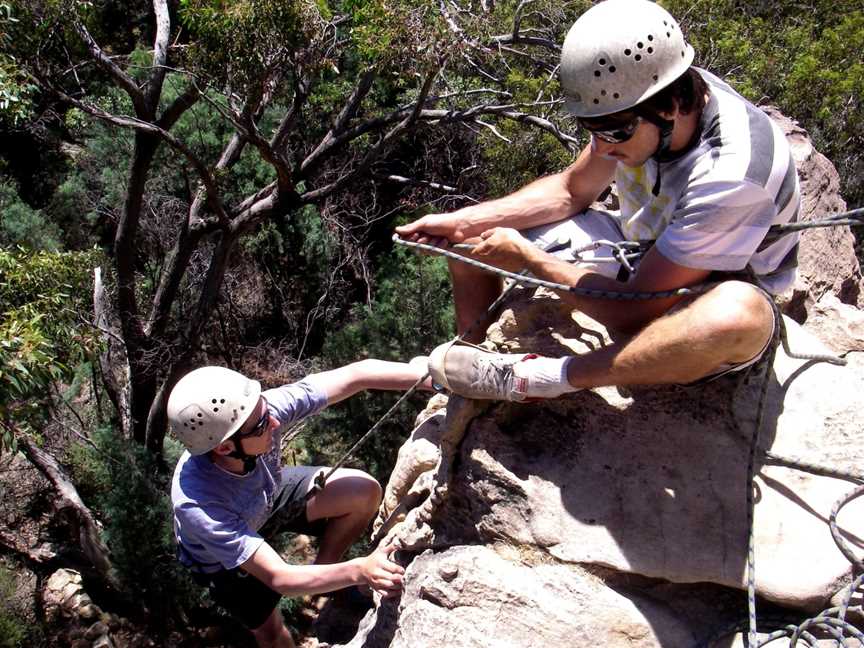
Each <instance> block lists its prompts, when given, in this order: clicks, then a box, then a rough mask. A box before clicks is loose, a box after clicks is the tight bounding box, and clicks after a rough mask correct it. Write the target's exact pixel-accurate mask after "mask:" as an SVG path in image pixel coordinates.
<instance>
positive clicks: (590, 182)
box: [396, 147, 615, 243]
mask: <svg viewBox="0 0 864 648" xmlns="http://www.w3.org/2000/svg"><path fill="white" fill-rule="evenodd" d="M614 174H615V162H614V160H607V159H605V158H601V157H599V156H597V155H594V154H592V153H591V150H590V147H586V148H585V149H583V151H582V152H581V153H580V155H579V157H578V158H577V160H576V161H575V162H574V163H573V164H571V165H570V166H569V167H567V168H566V169H565V170H564V171H562V172H561V173H556V174H554V175H550V176H546V177H544V178H540V179H538V180H535V181H534V182H532V183H531V184H529V185H526V186H525V187H523V188H521V189H519V190H518V191H515V192H514V193H512V194H510V195H508V196H504V197H503V198H498V199H496V200H489V201H486V202H482V203H480V204H477V205H471V206H469V207H464V208H462V209H459V210H457V211H454V212H451V213H448V214H429V215H427V216H424V217H422V218H420V219H418V220H416V221H414V222H413V223H409V224H407V225H403V226H401V227H397V228H396V232H397V233H398V234H399V235H400V236H402V237H404V238H408V239H411V240H414V241H418V242H420V243H430V242H431V243H435V242H436V241H438V240H440V239H446V240H448V241H449V242H451V243H459V242H461V241H464V240H466V239H470V238H473V237H476V236H479V235H480V234H481V233H482V232H484V231H486V230H488V229H491V228H493V227H513V228H516V229H527V228H530V227H536V226H538V225H545V224H546V223H552V222H555V221H558V220H561V219H562V218H566V217H567V216H570V215H571V214H575V213H578V212H581V211H583V210H584V209H586V208H587V207H588V206H590V205H591V203H592V202H594V201H595V200H596V199H597V197H598V196H599V195H600V194H601V193H602V192H603V191H604V190H605V189H606V187H608V186H609V184H610V183H611V182H612V178H613V177H614Z"/></svg>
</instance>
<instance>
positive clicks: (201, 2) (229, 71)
mask: <svg viewBox="0 0 864 648" xmlns="http://www.w3.org/2000/svg"><path fill="white" fill-rule="evenodd" d="M180 18H181V20H182V21H183V24H184V25H185V26H186V28H187V29H189V30H190V32H191V33H192V35H193V36H194V37H195V40H194V45H193V46H192V51H191V52H190V56H191V58H192V60H193V61H194V62H195V64H196V66H198V67H199V68H200V69H201V70H202V71H206V72H207V73H208V74H210V75H212V76H213V77H214V78H216V79H220V80H224V79H226V78H227V77H226V75H228V76H230V78H231V85H232V86H233V88H234V89H235V91H240V92H242V93H243V94H246V93H247V92H254V91H255V90H254V85H255V83H256V82H257V81H259V80H260V79H263V78H265V77H266V76H267V75H268V74H269V73H270V71H271V70H273V69H275V68H276V67H279V66H288V65H290V64H291V63H292V60H293V57H294V56H295V55H297V54H299V53H301V52H303V51H304V50H307V49H309V48H312V47H314V46H315V41H316V39H318V38H320V37H321V36H322V35H323V34H322V32H323V27H324V20H323V18H322V15H321V13H320V7H319V5H318V4H317V3H315V2H310V1H308V0H287V1H285V0H238V1H233V2H226V1H225V0H180Z"/></svg>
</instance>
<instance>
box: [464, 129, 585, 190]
mask: <svg viewBox="0 0 864 648" xmlns="http://www.w3.org/2000/svg"><path fill="white" fill-rule="evenodd" d="M497 128H498V131H499V132H500V133H501V135H503V136H504V137H506V138H507V139H509V140H510V141H509V142H505V141H503V140H502V139H501V138H500V137H496V136H495V135H493V134H491V133H483V134H482V136H481V137H480V145H481V147H482V149H481V150H482V152H483V159H484V161H485V163H486V168H487V170H488V171H487V175H486V186H487V188H488V191H489V196H490V197H497V196H503V195H506V194H508V193H510V192H512V191H515V190H517V189H518V188H520V187H522V186H524V185H526V184H528V183H529V182H532V181H534V180H536V179H537V178H539V177H542V176H545V175H549V174H552V173H557V172H558V171H561V170H562V169H563V168H564V167H566V166H567V165H568V164H570V163H572V162H573V156H572V155H571V153H570V152H569V151H567V150H566V149H565V148H564V147H562V146H561V143H560V142H559V141H558V140H557V139H555V138H554V137H553V136H552V135H551V134H549V133H546V132H540V131H536V130H526V129H524V128H522V127H521V126H519V124H514V123H513V122H501V123H499V124H498V127H497Z"/></svg>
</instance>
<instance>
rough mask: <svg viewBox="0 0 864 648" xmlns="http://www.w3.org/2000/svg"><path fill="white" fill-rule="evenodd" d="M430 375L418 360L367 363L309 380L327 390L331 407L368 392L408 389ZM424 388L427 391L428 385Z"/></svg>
mask: <svg viewBox="0 0 864 648" xmlns="http://www.w3.org/2000/svg"><path fill="white" fill-rule="evenodd" d="M427 371H428V364H427V359H426V358H425V357H424V358H415V359H414V360H412V361H411V362H388V361H386V360H374V359H368V360H359V361H358V362H352V363H351V364H348V365H345V366H344V367H339V368H338V369H331V370H330V371H322V372H321V373H317V374H312V375H311V376H309V377H308V380H310V381H311V382H314V383H315V384H316V385H317V386H318V387H320V388H321V389H323V390H324V392H325V393H326V394H327V404H328V405H332V404H333V403H338V402H339V401H341V400H344V399H346V398H348V397H349V396H353V395H354V394H356V393H357V392H359V391H363V390H365V389H389V390H395V391H401V390H405V389H408V388H409V387H411V386H412V385H413V384H414V383H416V382H417V380H419V379H420V377H421V376H423V375H424V374H426V373H427ZM427 382H428V381H427ZM424 387H426V388H428V386H427V385H424Z"/></svg>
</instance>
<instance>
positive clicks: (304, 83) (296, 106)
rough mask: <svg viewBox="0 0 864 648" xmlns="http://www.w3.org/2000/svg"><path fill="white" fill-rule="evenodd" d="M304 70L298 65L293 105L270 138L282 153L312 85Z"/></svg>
mask: <svg viewBox="0 0 864 648" xmlns="http://www.w3.org/2000/svg"><path fill="white" fill-rule="evenodd" d="M302 70H303V68H302V66H300V65H297V66H296V72H295V74H296V76H295V77H294V98H293V100H292V101H291V106H290V107H289V109H288V110H287V111H286V112H285V116H284V117H283V118H282V121H281V122H279V126H278V127H277V128H276V132H275V133H273V137H271V138H270V146H272V147H273V150H274V151H276V152H277V153H280V154H281V152H282V149H283V148H284V147H285V141H286V140H287V139H288V134H289V133H290V132H291V129H292V128H293V127H294V123H295V122H296V121H297V117H298V116H299V115H300V112H301V110H302V109H303V106H304V105H305V104H306V99H307V98H308V97H309V91H310V89H311V85H310V83H309V80H308V79H306V78H304V77H303V73H302Z"/></svg>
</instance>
